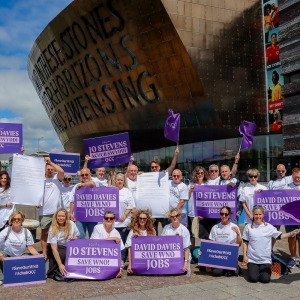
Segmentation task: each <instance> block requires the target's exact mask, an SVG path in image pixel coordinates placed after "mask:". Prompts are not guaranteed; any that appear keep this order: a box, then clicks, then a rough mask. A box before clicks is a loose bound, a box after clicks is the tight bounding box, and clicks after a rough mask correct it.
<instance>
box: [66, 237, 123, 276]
mask: <svg viewBox="0 0 300 300" xmlns="http://www.w3.org/2000/svg"><path fill="white" fill-rule="evenodd" d="M120 261H121V246H120V243H119V244H116V242H115V241H107V240H83V239H78V240H74V241H69V242H68V243H67V253H66V262H65V266H66V270H67V272H68V273H67V275H66V276H65V277H66V278H76V279H96V280H105V279H111V278H115V277H116V276H117V274H118V273H119V271H120Z"/></svg>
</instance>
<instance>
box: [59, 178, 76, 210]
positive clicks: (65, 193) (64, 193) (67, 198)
mask: <svg viewBox="0 0 300 300" xmlns="http://www.w3.org/2000/svg"><path fill="white" fill-rule="evenodd" d="M71 181H72V177H71V175H68V174H66V175H65V177H64V181H63V186H62V189H61V197H62V207H63V208H65V209H66V210H67V211H68V212H70V204H71V202H72V199H71V197H72V194H71V191H72V189H73V187H74V185H72V184H71Z"/></svg>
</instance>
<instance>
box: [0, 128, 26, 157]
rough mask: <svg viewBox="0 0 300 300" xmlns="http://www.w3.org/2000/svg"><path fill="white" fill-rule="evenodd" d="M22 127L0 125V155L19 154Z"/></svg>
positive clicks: (21, 142)
mask: <svg viewBox="0 0 300 300" xmlns="http://www.w3.org/2000/svg"><path fill="white" fill-rule="evenodd" d="M22 144H23V125H22V124H14V123H0V153H21V147H22Z"/></svg>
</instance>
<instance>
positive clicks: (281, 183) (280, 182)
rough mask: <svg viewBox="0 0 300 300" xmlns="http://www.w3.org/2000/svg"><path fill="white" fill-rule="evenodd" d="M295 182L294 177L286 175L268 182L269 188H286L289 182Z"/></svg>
mask: <svg viewBox="0 0 300 300" xmlns="http://www.w3.org/2000/svg"><path fill="white" fill-rule="evenodd" d="M291 182H293V177H292V175H291V176H284V177H283V178H278V179H276V180H271V181H269V183H268V190H285V189H286V188H287V186H288V184H289V183H291Z"/></svg>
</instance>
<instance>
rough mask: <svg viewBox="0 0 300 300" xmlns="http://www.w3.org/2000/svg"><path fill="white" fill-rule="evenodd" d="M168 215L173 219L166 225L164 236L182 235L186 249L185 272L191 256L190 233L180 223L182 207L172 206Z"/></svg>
mask: <svg viewBox="0 0 300 300" xmlns="http://www.w3.org/2000/svg"><path fill="white" fill-rule="evenodd" d="M167 216H168V218H169V219H171V222H172V223H171V224H168V225H166V226H165V227H164V229H163V232H162V234H161V235H162V236H168V235H170V236H172V235H179V236H182V239H183V249H184V266H183V268H182V270H183V271H184V272H186V271H188V269H189V258H190V245H191V241H190V233H189V231H188V229H187V228H186V227H185V226H183V225H182V224H180V219H181V209H180V208H172V209H170V210H169V211H168V213H167Z"/></svg>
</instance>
